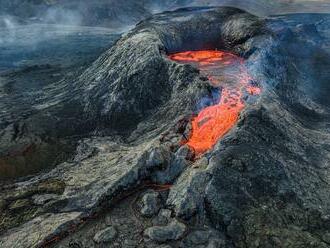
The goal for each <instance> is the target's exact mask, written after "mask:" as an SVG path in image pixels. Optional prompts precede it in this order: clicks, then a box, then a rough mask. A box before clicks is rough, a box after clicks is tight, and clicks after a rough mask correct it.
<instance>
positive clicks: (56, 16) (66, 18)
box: [40, 8, 83, 26]
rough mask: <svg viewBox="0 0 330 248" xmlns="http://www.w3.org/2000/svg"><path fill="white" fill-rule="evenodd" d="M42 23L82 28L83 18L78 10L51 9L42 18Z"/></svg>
mask: <svg viewBox="0 0 330 248" xmlns="http://www.w3.org/2000/svg"><path fill="white" fill-rule="evenodd" d="M40 21H41V22H42V23H51V24H57V25H69V26H81V25H82V23H83V18H82V15H81V13H80V12H79V11H78V10H68V9H63V8H50V9H48V10H47V11H46V13H45V14H44V15H42V16H41V17H40Z"/></svg>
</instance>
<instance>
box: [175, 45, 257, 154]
mask: <svg viewBox="0 0 330 248" xmlns="http://www.w3.org/2000/svg"><path fill="white" fill-rule="evenodd" d="M169 57H170V59H172V60H174V61H177V62H181V63H189V64H192V65H194V66H196V67H197V68H199V69H200V71H201V73H203V74H204V75H205V76H207V77H208V78H209V80H210V82H211V83H212V84H213V86H215V87H218V88H219V90H220V89H222V90H221V97H220V99H218V102H217V103H216V104H215V105H213V106H206V107H204V108H203V109H202V110H201V111H200V112H199V113H198V115H197V116H196V117H195V118H194V119H193V120H192V133H191V137H190V138H189V140H188V142H187V145H188V146H189V147H190V148H192V149H194V151H195V153H196V155H200V154H202V153H204V152H206V151H207V150H209V149H211V148H212V147H213V146H214V145H215V144H216V143H217V141H218V140H219V139H220V138H221V137H223V136H224V135H225V134H226V133H227V132H228V131H230V130H231V129H232V128H233V127H234V125H235V124H236V122H237V121H238V118H239V114H240V112H241V111H242V110H243V108H244V107H245V102H244V100H243V98H244V96H245V95H247V94H249V95H259V94H260V93H261V88H260V87H257V86H254V85H251V83H250V82H251V77H250V76H249V74H248V72H247V69H246V68H245V66H244V61H243V60H242V59H241V58H240V57H238V56H236V55H234V54H231V53H228V52H223V51H209V50H207V51H187V52H181V53H175V54H171V55H170V56H169Z"/></svg>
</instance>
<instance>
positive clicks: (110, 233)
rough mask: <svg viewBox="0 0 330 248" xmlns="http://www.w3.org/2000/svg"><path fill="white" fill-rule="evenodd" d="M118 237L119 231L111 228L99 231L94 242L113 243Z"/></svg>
mask: <svg viewBox="0 0 330 248" xmlns="http://www.w3.org/2000/svg"><path fill="white" fill-rule="evenodd" d="M116 236H117V230H116V229H115V228H114V227H113V226H110V227H108V228H106V229H104V230H102V231H99V232H97V233H96V234H95V236H94V238H93V240H94V241H95V242H96V243H108V242H111V241H113V240H114V239H115V238H116Z"/></svg>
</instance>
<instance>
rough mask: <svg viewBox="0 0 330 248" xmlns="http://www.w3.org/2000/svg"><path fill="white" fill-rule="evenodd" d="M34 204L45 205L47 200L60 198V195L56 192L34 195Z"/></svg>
mask: <svg viewBox="0 0 330 248" xmlns="http://www.w3.org/2000/svg"><path fill="white" fill-rule="evenodd" d="M32 199H33V202H34V204H36V205H41V206H42V205H45V204H46V203H47V202H49V201H52V200H57V199H59V195H56V194H44V195H34V196H33V197H32Z"/></svg>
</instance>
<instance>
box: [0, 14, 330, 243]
mask: <svg viewBox="0 0 330 248" xmlns="http://www.w3.org/2000/svg"><path fill="white" fill-rule="evenodd" d="M329 23H330V22H329V16H328V15H306V14H305V15H288V16H276V17H272V18H269V19H263V18H258V17H255V16H253V15H251V14H248V13H246V12H244V11H241V10H238V9H234V8H188V9H181V10H178V11H175V12H166V13H163V14H158V15H156V16H154V17H153V18H150V19H148V20H146V21H144V22H141V23H140V24H138V25H137V26H136V28H135V29H133V30H132V31H130V32H129V33H127V34H126V35H124V36H123V37H122V39H120V40H119V41H118V42H117V43H116V44H115V46H114V47H113V48H111V49H110V50H108V51H107V52H105V53H104V54H103V55H102V56H100V58H99V59H98V60H96V61H95V62H94V63H93V64H92V65H91V66H90V67H89V68H87V69H86V70H85V71H84V72H83V73H82V74H81V75H80V76H79V77H77V78H76V79H75V80H63V81H61V82H60V83H56V84H54V85H52V87H50V88H45V90H44V93H43V95H42V96H41V97H40V98H39V99H36V100H35V101H33V102H32V104H31V106H30V108H31V110H32V111H31V112H30V113H31V114H29V115H28V116H27V117H25V118H19V116H20V112H19V111H21V112H22V113H23V112H25V109H19V110H18V114H17V113H16V114H17V115H16V116H17V117H15V116H14V118H12V119H10V121H9V124H8V123H4V122H2V123H1V124H2V127H3V128H2V135H1V139H2V140H1V144H2V146H1V149H2V150H1V151H2V152H4V153H5V152H7V151H12V150H18V151H21V147H22V146H23V147H24V145H25V144H29V145H31V144H33V145H34V147H36V148H35V149H33V150H32V151H31V150H28V152H27V153H24V154H25V156H26V154H28V155H31V154H34V155H33V156H36V157H38V154H40V152H43V149H39V148H43V147H45V146H49V147H50V149H53V148H52V145H53V144H52V142H51V141H53V140H55V141H56V140H57V139H58V138H59V137H62V138H71V137H79V139H80V141H79V142H78V146H77V148H76V151H75V152H74V158H73V159H72V160H69V161H67V162H65V163H61V164H60V165H58V166H56V168H54V169H53V170H51V171H50V172H48V173H42V174H40V175H38V176H33V177H31V178H28V179H25V180H23V179H21V180H19V181H17V182H16V183H7V184H6V185H4V186H3V187H2V190H1V193H0V195H1V198H0V199H1V201H0V208H1V210H2V211H1V213H0V218H1V226H0V232H1V237H0V246H1V247H38V246H49V245H53V246H55V247H56V246H57V247H91V246H95V247H105V246H107V247H108V246H110V247H161V245H162V247H274V246H276V247H328V246H330V240H329V235H330V233H329V232H328V231H327V230H328V229H329V225H330V222H329V210H330V209H329V207H330V202H329V194H330V191H329V189H328V185H329V165H330V163H329V161H330V157H329V154H330V153H329V149H330V148H329V145H328V144H329V139H330V133H329V120H330V115H329V107H330V102H329V100H328V98H327V94H328V92H329V86H328V78H329V72H328V70H327V68H329V61H330V60H329V56H330V55H329V33H328V31H329ZM190 49H194V50H198V49H224V50H228V51H231V52H233V53H236V54H237V55H240V56H242V57H244V58H245V59H246V64H247V67H248V69H249V71H250V73H251V75H252V76H253V78H254V79H255V80H256V82H258V84H259V85H261V86H262V88H263V93H262V95H261V96H260V98H259V99H258V100H255V99H252V98H251V99H246V101H247V103H249V104H248V106H247V108H246V109H245V110H244V112H243V113H242V114H241V116H240V119H239V121H238V123H237V125H236V126H235V128H234V129H233V130H232V131H231V132H229V133H228V134H227V135H226V136H225V138H223V139H222V140H221V141H219V142H218V144H217V145H216V146H215V147H214V149H212V150H210V151H209V152H208V153H206V154H204V155H203V156H201V157H199V158H195V157H194V154H193V152H192V151H191V150H190V149H189V148H188V147H186V146H181V142H180V141H181V140H182V139H185V138H186V136H187V135H188V136H189V132H190V124H189V123H190V120H191V117H192V115H194V114H195V113H196V112H195V111H196V103H197V102H198V101H199V100H200V99H201V98H203V97H212V90H213V86H212V85H211V84H210V82H209V81H208V80H207V78H205V77H204V76H202V75H200V74H199V71H198V70H197V69H196V68H194V67H192V66H190V65H181V64H177V63H175V62H173V61H171V60H169V59H168V57H167V54H168V53H172V52H178V51H185V50H190ZM46 89H47V90H46ZM10 122H11V123H10ZM3 144H5V145H3ZM23 150H24V149H23ZM13 156H14V157H15V154H13V155H12V157H13ZM31 156H32V155H31ZM37 161H38V160H37ZM40 161H42V158H40V160H39V162H40ZM102 211H103V212H102ZM40 227H42V228H40ZM80 227H81V228H80ZM73 233H74V234H73ZM68 234H71V235H70V236H69V237H67V238H65V237H66V236H67V235H68ZM63 238H64V239H63ZM61 239H63V240H62V241H59V240H61ZM56 241H59V242H56Z"/></svg>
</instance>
